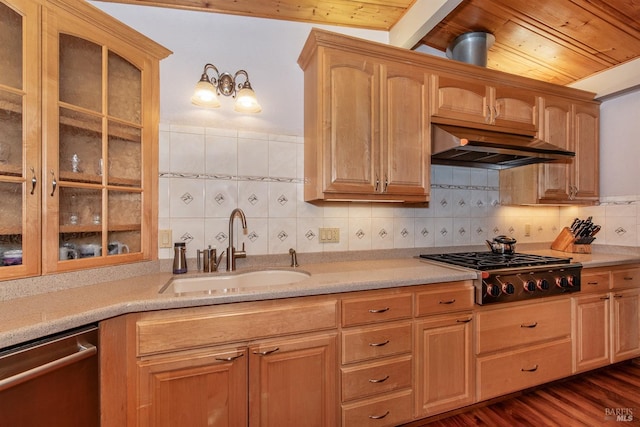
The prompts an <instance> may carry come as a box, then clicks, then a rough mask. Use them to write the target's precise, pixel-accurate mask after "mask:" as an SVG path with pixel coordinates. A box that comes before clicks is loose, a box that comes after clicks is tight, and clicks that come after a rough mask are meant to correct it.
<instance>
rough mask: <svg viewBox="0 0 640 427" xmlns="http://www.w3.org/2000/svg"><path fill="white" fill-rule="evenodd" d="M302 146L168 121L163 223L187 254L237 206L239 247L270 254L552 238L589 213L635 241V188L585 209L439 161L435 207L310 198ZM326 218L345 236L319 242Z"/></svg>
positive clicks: (608, 238) (291, 139) (163, 141)
mask: <svg viewBox="0 0 640 427" xmlns="http://www.w3.org/2000/svg"><path fill="white" fill-rule="evenodd" d="M303 152H304V144H303V137H302V136H295V135H275V134H266V133H259V132H250V131H249V132H247V131H241V130H229V129H218V128H203V127H192V126H180V125H161V126H160V163H159V169H160V185H159V191H160V197H159V213H158V215H159V228H160V229H171V230H172V238H173V241H174V242H175V241H185V242H187V256H188V257H195V256H196V250H197V249H203V248H206V247H207V246H208V245H211V246H213V247H217V248H219V251H221V250H223V249H224V248H226V247H227V245H228V235H229V215H230V213H231V211H232V210H233V209H234V208H236V207H239V208H241V209H242V210H243V211H244V212H245V214H246V216H247V225H248V230H247V232H246V233H242V230H241V229H237V228H236V230H234V235H235V236H236V239H238V240H237V242H236V244H235V246H236V247H241V246H242V243H244V244H245V246H246V250H247V253H248V254H249V255H251V254H253V255H266V254H280V253H286V252H288V250H289V248H295V249H296V250H297V251H298V252H301V253H304V252H308V253H310V252H323V251H330V252H335V251H361V250H374V249H393V248H413V247H446V246H464V245H477V244H483V243H484V241H485V240H486V239H492V238H493V237H494V236H497V235H500V234H506V235H509V236H512V237H515V238H516V239H517V240H518V242H524V243H539V242H551V241H553V239H554V238H555V236H556V235H557V234H558V233H559V231H560V230H561V229H562V227H564V226H566V225H569V224H570V223H571V221H572V220H573V218H574V217H576V216H579V217H581V218H586V217H587V216H589V215H591V216H593V221H594V222H596V223H599V224H601V225H602V226H603V230H602V231H601V232H600V234H598V236H597V237H598V239H597V241H596V243H601V244H605V243H606V244H610V245H622V246H638V229H639V224H640V219H639V213H638V210H637V204H638V200H637V199H638V198H637V196H634V197H629V198H628V199H620V198H618V199H616V200H609V201H606V202H605V203H603V204H601V205H600V206H594V207H587V208H578V207H562V208H560V207H507V206H500V201H499V191H498V187H499V182H498V172H497V171H493V170H485V169H473V168H460V167H449V166H437V165H434V166H433V167H432V176H431V178H432V185H431V201H430V203H429V206H428V207H405V206H402V205H395V204H376V203H339V202H334V203H327V204H325V205H323V206H316V205H312V204H309V203H305V202H304V201H303V181H304V171H303V163H304V162H303ZM238 223H239V221H236V222H235V224H236V227H238ZM321 227H330V228H338V229H339V230H340V241H339V243H320V242H319V229H320V228H321ZM527 234H528V235H527ZM171 257H173V250H172V249H160V258H171Z"/></svg>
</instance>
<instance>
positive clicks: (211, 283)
mask: <svg viewBox="0 0 640 427" xmlns="http://www.w3.org/2000/svg"><path fill="white" fill-rule="evenodd" d="M310 276H311V274H309V273H307V272H305V271H299V270H295V271H294V270H259V271H248V272H245V273H234V274H221V275H211V276H197V277H188V278H174V279H173V280H171V281H170V282H169V283H168V284H167V286H165V287H163V288H162V289H161V290H160V293H176V294H180V293H189V292H211V293H214V292H221V293H226V292H238V291H239V290H240V289H242V288H247V289H248V288H262V287H268V286H277V285H287V284H290V283H297V282H301V281H303V280H305V279H308V278H309V277H310Z"/></svg>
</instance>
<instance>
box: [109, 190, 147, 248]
mask: <svg viewBox="0 0 640 427" xmlns="http://www.w3.org/2000/svg"><path fill="white" fill-rule="evenodd" d="M108 206H109V221H108V227H107V228H108V233H109V237H108V241H109V252H108V253H109V255H117V254H120V253H128V252H140V251H141V250H142V243H141V239H142V237H141V231H142V222H141V220H142V195H141V194H140V193H133V192H125V191H113V190H112V191H109V196H108ZM122 245H126V249H125V248H124V247H123V246H122Z"/></svg>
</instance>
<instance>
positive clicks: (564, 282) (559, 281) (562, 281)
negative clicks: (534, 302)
mask: <svg viewBox="0 0 640 427" xmlns="http://www.w3.org/2000/svg"><path fill="white" fill-rule="evenodd" d="M556 285H557V286H558V287H559V288H568V287H569V279H567V278H566V277H558V278H556Z"/></svg>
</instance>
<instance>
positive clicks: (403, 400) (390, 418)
mask: <svg viewBox="0 0 640 427" xmlns="http://www.w3.org/2000/svg"><path fill="white" fill-rule="evenodd" d="M412 410H413V393H412V392H411V390H405V391H401V392H397V393H393V394H390V395H385V396H381V397H377V398H372V399H368V400H365V401H364V402H359V403H352V404H348V405H342V427H384V426H397V425H399V424H402V423H403V422H407V421H410V420H411V418H412Z"/></svg>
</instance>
